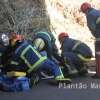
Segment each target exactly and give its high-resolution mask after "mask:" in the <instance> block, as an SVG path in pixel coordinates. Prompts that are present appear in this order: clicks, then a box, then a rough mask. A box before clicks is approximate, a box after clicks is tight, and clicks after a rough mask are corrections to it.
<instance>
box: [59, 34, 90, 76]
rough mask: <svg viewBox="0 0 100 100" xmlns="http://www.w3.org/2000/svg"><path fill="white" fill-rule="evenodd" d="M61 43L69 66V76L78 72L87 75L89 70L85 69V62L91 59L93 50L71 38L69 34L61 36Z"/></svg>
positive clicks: (63, 54)
mask: <svg viewBox="0 0 100 100" xmlns="http://www.w3.org/2000/svg"><path fill="white" fill-rule="evenodd" d="M59 41H60V43H61V54H62V56H63V59H64V61H65V63H66V65H67V66H68V70H69V74H75V73H77V72H78V73H79V74H80V75H84V74H86V73H87V69H86V68H85V67H84V62H87V61H89V60H90V59H91V57H92V51H91V49H90V48H89V47H88V46H87V45H86V44H85V43H83V42H81V41H79V40H75V39H72V38H70V37H69V35H68V33H65V32H61V33H60V34H59ZM75 69H76V70H77V71H76V70H75Z"/></svg>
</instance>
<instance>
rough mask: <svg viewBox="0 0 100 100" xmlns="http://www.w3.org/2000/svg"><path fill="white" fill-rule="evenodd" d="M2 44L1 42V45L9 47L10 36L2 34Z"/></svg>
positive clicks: (0, 40) (0, 39)
mask: <svg viewBox="0 0 100 100" xmlns="http://www.w3.org/2000/svg"><path fill="white" fill-rule="evenodd" d="M0 42H1V44H3V45H4V46H7V45H9V37H8V35H6V34H4V33H3V34H2V35H1V37H0Z"/></svg>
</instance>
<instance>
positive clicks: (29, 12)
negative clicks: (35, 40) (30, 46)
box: [0, 0, 50, 37]
mask: <svg viewBox="0 0 100 100" xmlns="http://www.w3.org/2000/svg"><path fill="white" fill-rule="evenodd" d="M0 7H1V8H0V10H1V11H2V13H3V12H4V14H2V16H0V23H3V24H2V25H3V28H6V26H5V24H4V23H8V25H7V26H9V27H11V28H12V30H14V31H15V32H17V33H19V34H24V35H26V36H29V37H30V35H32V34H33V33H35V32H37V31H39V30H46V31H50V28H49V24H50V21H49V16H47V11H46V7H45V0H4V1H3V0H2V2H0ZM8 9H9V10H8ZM4 15H6V16H4ZM8 16H10V17H11V18H12V19H11V18H10V17H9V18H8ZM9 19H10V21H12V20H13V25H12V23H11V22H10V21H9ZM2 21H3V22H2ZM0 25H1V24H0ZM9 27H8V30H9V29H10V28H9ZM1 28H2V27H1V26H0V30H2V29H1Z"/></svg>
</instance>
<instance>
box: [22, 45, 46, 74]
mask: <svg viewBox="0 0 100 100" xmlns="http://www.w3.org/2000/svg"><path fill="white" fill-rule="evenodd" d="M30 48H31V49H32V50H33V52H34V53H35V54H36V55H37V56H38V58H39V60H38V61H37V62H35V63H34V64H33V65H31V64H30V63H29V62H28V61H27V59H26V58H25V57H24V55H25V53H26V52H27V51H28V50H29V49H30ZM21 58H22V59H23V60H24V61H25V63H26V64H27V66H28V67H29V70H28V73H30V72H31V71H32V70H33V69H34V68H35V67H37V66H38V65H40V64H41V62H43V61H44V60H46V59H47V57H46V56H44V57H42V56H41V55H40V54H39V53H38V52H37V51H36V50H35V49H34V48H33V47H32V46H30V45H29V46H28V47H27V48H25V49H24V50H23V52H22V53H21Z"/></svg>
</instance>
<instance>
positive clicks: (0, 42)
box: [0, 33, 9, 75]
mask: <svg viewBox="0 0 100 100" xmlns="http://www.w3.org/2000/svg"><path fill="white" fill-rule="evenodd" d="M6 34H7V33H6ZM6 34H4V33H0V75H2V74H3V73H4V67H3V64H2V61H1V57H2V54H3V53H4V51H5V50H6V46H7V45H8V44H9V39H8V36H7V35H6Z"/></svg>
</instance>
